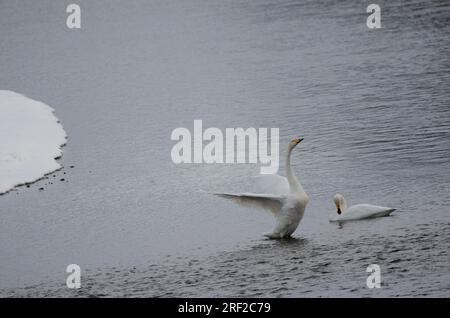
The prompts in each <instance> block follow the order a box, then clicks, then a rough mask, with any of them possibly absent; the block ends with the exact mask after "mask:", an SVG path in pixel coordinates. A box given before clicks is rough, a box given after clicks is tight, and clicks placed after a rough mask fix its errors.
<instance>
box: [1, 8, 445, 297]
mask: <svg viewBox="0 0 450 318" xmlns="http://www.w3.org/2000/svg"><path fill="white" fill-rule="evenodd" d="M77 3H78V4H79V5H80V6H81V8H82V29H81V30H68V29H67V28H66V27H65V18H66V14H65V4H64V3H56V2H55V1H39V2H34V1H0V21H1V22H0V25H1V28H0V38H1V39H2V41H0V88H1V89H10V90H13V91H16V92H19V93H23V94H25V95H27V96H29V97H31V98H34V99H37V100H42V101H44V102H45V103H47V104H49V105H50V106H52V107H53V108H55V109H56V115H57V116H58V118H60V119H61V122H62V124H63V126H64V128H65V130H66V131H67V133H68V135H69V141H68V144H67V146H66V147H65V148H64V156H63V158H62V159H61V163H62V164H63V165H64V166H65V168H64V169H62V170H61V171H59V172H57V173H55V177H53V175H50V176H49V179H47V180H42V181H39V182H37V183H36V184H34V185H32V186H31V187H30V188H26V187H21V188H19V189H18V190H17V191H14V192H11V193H9V194H7V195H4V196H1V197H0V215H1V217H0V295H3V296H8V295H20V296H27V295H28V296H31V295H32V296H44V295H51V296H78V295H80V296H89V295H91V296H236V295H237V296H239V295H243V296H294V297H298V296H300V297H301V296H353V297H358V296H419V295H426V296H446V297H448V296H449V295H450V265H449V262H450V257H449V254H448V251H449V247H450V246H449V245H450V220H449V212H450V211H449V206H450V196H449V193H450V174H449V173H448V171H450V105H449V101H450V90H449V87H450V85H449V84H450V37H449V36H448V35H449V33H450V4H449V3H448V1H379V2H377V3H378V4H379V5H380V7H381V10H382V13H381V14H382V29H379V30H369V29H368V28H367V26H366V22H365V21H366V17H367V15H368V14H367V13H366V7H367V5H368V4H369V3H367V4H366V3H363V2H361V1H337V2H333V1H274V0H271V1H269V0H267V1H252V2H249V1H127V2H126V3H124V2H123V1H78V2H77ZM194 119H202V120H203V123H204V126H205V127H218V128H221V129H225V128H226V127H244V128H247V127H280V135H281V141H280V142H281V149H280V150H281V153H282V154H283V155H284V147H285V146H284V145H285V144H286V143H287V142H288V141H289V140H290V139H291V138H292V137H296V136H298V135H302V136H304V137H305V141H304V142H303V143H302V144H301V145H300V146H299V147H297V148H296V149H295V151H294V154H293V159H292V160H293V164H294V168H295V170H296V172H297V175H298V176H299V179H300V180H301V182H302V184H303V186H304V188H305V190H306V191H307V193H308V195H309V196H310V199H311V201H310V204H309V205H308V207H307V210H306V214H305V217H304V219H303V221H302V223H301V224H300V226H299V228H298V230H297V231H296V232H295V234H294V236H295V238H294V239H292V240H287V241H281V242H276V241H275V242H274V241H267V240H264V239H263V238H262V236H261V233H263V232H265V231H267V230H269V229H270V228H271V226H272V223H273V220H272V218H271V216H270V215H268V214H264V213H260V212H259V211H253V210H249V209H247V208H242V207H239V206H235V205H233V204H232V203H230V202H227V201H224V200H220V199H218V198H215V197H211V196H209V195H207V194H205V193H203V192H201V190H207V191H209V190H227V191H240V190H243V191H246V190H248V189H249V187H250V183H251V182H250V178H249V177H250V176H252V175H256V174H257V173H258V172H259V166H258V165H255V164H252V165H251V164H247V165H220V164H216V165H194V164H192V165H175V164H173V163H172V161H171V157H170V152H171V148H172V146H173V145H174V142H172V141H171V140H170V134H171V132H172V130H173V129H175V128H177V127H187V128H189V129H191V130H192V129H193V121H194ZM281 162H283V159H281ZM70 166H74V167H73V168H70ZM283 168H284V167H283V164H282V167H281V170H280V173H281V174H284V172H283ZM61 179H64V181H60V180H61ZM50 182H52V183H53V184H50ZM41 187H44V190H43V191H39V190H38V189H39V188H41ZM338 191H339V192H341V193H343V194H345V195H346V197H347V198H348V200H349V201H350V203H365V202H367V203H372V204H378V205H386V206H392V207H395V208H397V211H396V212H395V213H394V214H393V215H392V216H391V217H387V218H380V219H375V220H368V221H361V222H353V223H347V224H344V225H343V226H338V225H335V224H330V223H329V222H328V216H329V214H330V213H331V212H332V211H333V202H332V196H333V195H334V193H336V192H338ZM71 263H76V264H79V265H80V266H81V268H82V288H81V290H78V291H73V290H69V289H67V288H66V287H65V278H66V273H65V268H66V266H67V265H68V264H71ZM372 263H375V264H378V265H380V267H381V270H382V288H381V289H376V290H373V289H368V288H367V287H366V278H367V275H368V274H367V273H366V268H367V266H368V265H370V264H372Z"/></svg>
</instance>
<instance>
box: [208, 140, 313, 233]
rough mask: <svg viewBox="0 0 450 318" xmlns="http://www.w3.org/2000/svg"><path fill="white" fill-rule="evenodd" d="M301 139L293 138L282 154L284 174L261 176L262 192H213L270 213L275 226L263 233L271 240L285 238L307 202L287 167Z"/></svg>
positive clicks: (299, 219)
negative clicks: (284, 163) (284, 175)
mask: <svg viewBox="0 0 450 318" xmlns="http://www.w3.org/2000/svg"><path fill="white" fill-rule="evenodd" d="M302 141H303V138H297V139H293V140H292V141H291V142H290V143H289V144H288V149H287V153H286V177H282V176H279V175H276V174H273V175H261V176H259V177H258V179H259V180H258V181H259V182H258V183H259V184H260V186H262V187H263V188H264V190H263V192H262V193H214V194H215V195H217V196H220V197H222V198H226V199H231V200H233V201H234V202H236V203H238V204H240V205H244V206H252V207H257V208H261V209H265V210H268V211H270V212H272V214H273V215H274V217H275V220H276V225H275V227H274V229H273V230H272V231H270V232H268V233H265V234H264V236H266V237H268V238H271V239H280V238H288V237H290V236H291V234H292V233H294V232H295V230H296V229H297V227H298V225H299V223H300V221H301V220H302V218H303V215H304V213H305V208H306V205H307V204H308V202H309V198H308V195H307V194H306V192H305V190H303V187H302V185H301V184H300V182H299V181H298V180H297V178H296V176H295V174H294V171H293V170H292V167H291V154H292V150H293V149H294V148H295V147H296V146H297V145H298V144H300V143H301V142H302Z"/></svg>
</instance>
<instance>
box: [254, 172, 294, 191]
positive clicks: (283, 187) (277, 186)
mask: <svg viewBox="0 0 450 318" xmlns="http://www.w3.org/2000/svg"><path fill="white" fill-rule="evenodd" d="M254 180H255V185H256V187H257V190H258V192H261V193H272V194H275V195H284V194H288V193H289V182H288V180H287V179H286V178H285V177H282V176H280V175H278V174H261V175H259V176H256V177H254Z"/></svg>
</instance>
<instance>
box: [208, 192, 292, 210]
mask: <svg viewBox="0 0 450 318" xmlns="http://www.w3.org/2000/svg"><path fill="white" fill-rule="evenodd" d="M213 194H214V195H217V196H219V197H222V198H225V199H231V200H232V201H234V202H236V203H237V204H239V205H242V206H246V207H256V208H262V209H265V210H268V211H270V212H272V213H274V214H278V213H279V212H280V211H281V209H282V206H283V202H284V199H285V197H284V196H280V195H273V194H258V193H213Z"/></svg>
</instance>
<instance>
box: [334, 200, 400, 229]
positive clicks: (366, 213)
mask: <svg viewBox="0 0 450 318" xmlns="http://www.w3.org/2000/svg"><path fill="white" fill-rule="evenodd" d="M333 201H334V204H335V205H336V209H337V211H336V212H337V215H335V214H334V215H332V216H330V221H331V222H339V221H351V220H362V219H369V218H377V217H380V216H388V215H389V214H391V213H392V212H394V211H395V209H393V208H388V207H384V206H377V205H371V204H356V205H352V206H351V207H349V208H348V209H347V203H346V202H345V199H344V196H343V195H342V194H340V193H336V195H335V196H334V198H333Z"/></svg>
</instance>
